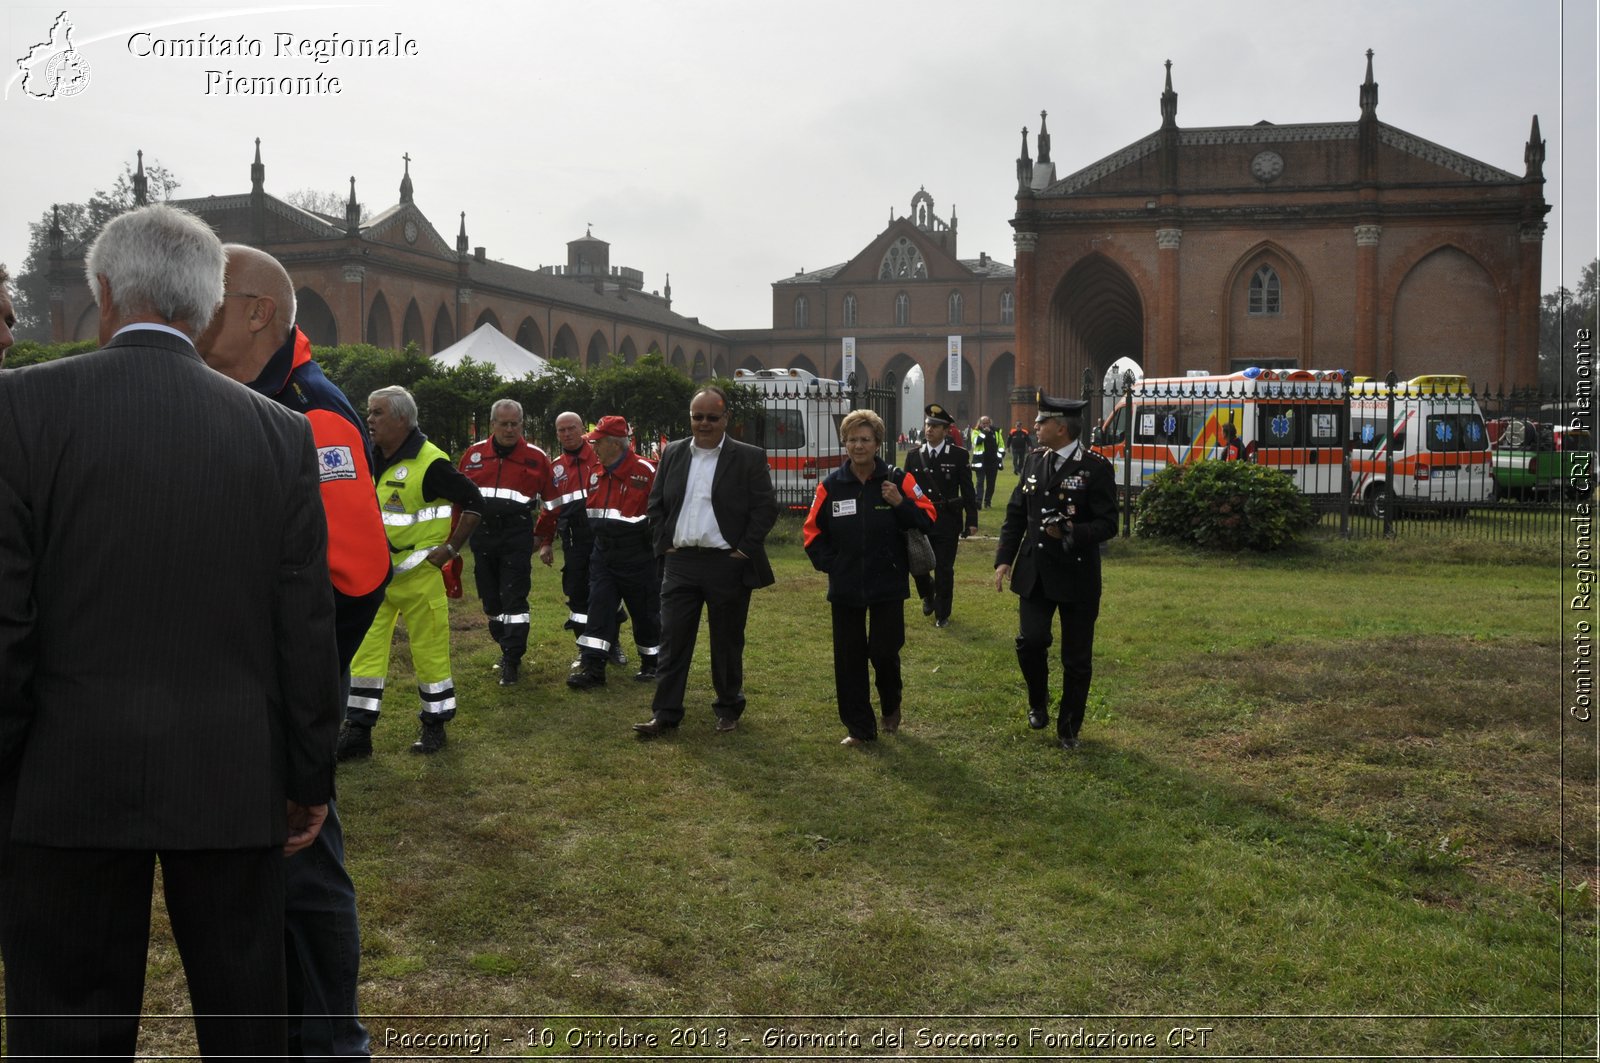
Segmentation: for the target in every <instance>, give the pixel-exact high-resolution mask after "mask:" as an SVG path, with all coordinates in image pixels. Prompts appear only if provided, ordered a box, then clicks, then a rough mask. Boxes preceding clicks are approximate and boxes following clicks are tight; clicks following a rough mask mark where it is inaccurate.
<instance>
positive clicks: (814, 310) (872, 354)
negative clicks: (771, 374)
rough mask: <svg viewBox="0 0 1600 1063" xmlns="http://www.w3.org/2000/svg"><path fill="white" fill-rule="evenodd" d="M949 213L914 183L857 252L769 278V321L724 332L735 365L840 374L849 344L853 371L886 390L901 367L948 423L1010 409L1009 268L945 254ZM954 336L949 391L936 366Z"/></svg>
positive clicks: (982, 258)
mask: <svg viewBox="0 0 1600 1063" xmlns="http://www.w3.org/2000/svg"><path fill="white" fill-rule="evenodd" d="M956 237H957V219H956V215H955V211H954V209H952V210H951V212H950V220H949V221H948V222H947V221H945V220H944V219H943V218H941V217H939V216H938V215H937V214H936V213H935V212H934V202H933V197H932V196H930V195H929V194H928V192H927V189H919V190H918V191H917V194H916V195H914V196H912V197H911V210H910V213H909V214H907V215H904V216H901V217H896V216H895V213H894V211H893V209H891V210H890V211H889V224H888V226H887V227H886V228H885V229H884V230H883V231H882V232H880V233H879V234H878V235H877V236H876V237H874V238H873V240H872V241H871V242H870V243H868V244H867V245H866V247H864V248H863V249H862V250H861V251H859V252H857V253H856V255H855V256H854V257H853V258H851V259H849V260H848V261H846V262H841V263H839V264H838V265H834V266H829V267H827V268H826V269H819V270H812V271H809V272H806V271H802V272H799V273H796V274H795V275H794V276H792V277H785V278H783V279H782V280H778V281H774V282H773V285H772V328H770V329H747V330H725V331H724V332H723V333H722V335H724V336H726V337H727V338H728V339H729V341H730V343H731V344H732V356H733V364H734V366H735V367H736V368H745V369H756V368H774V369H805V370H807V371H809V372H812V373H815V374H817V375H818V376H823V377H831V378H839V377H842V376H843V372H844V371H843V362H844V341H845V339H846V338H852V339H853V340H854V342H855V352H856V367H857V374H858V376H864V377H865V378H866V379H868V380H873V381H882V382H883V383H885V384H889V385H891V386H892V385H894V384H898V383H901V382H903V381H904V380H905V378H906V373H907V372H908V371H909V370H910V369H911V368H912V366H920V367H921V369H922V373H923V381H924V385H923V387H924V396H925V400H926V401H928V402H940V403H943V404H944V405H945V406H946V407H947V408H948V409H950V410H952V411H953V412H954V413H955V414H956V417H957V419H958V420H959V421H961V422H962V423H967V422H971V421H976V420H977V419H978V418H979V417H980V416H982V415H984V414H986V413H987V414H990V415H991V416H994V417H995V418H996V419H997V420H998V419H1000V418H1001V417H1003V416H1004V415H1005V414H1006V411H1007V410H1008V409H1009V408H1010V407H1009V402H1010V393H1011V389H1012V386H1013V385H1014V383H1015V381H1016V346H1015V343H1014V340H1013V338H1014V336H1015V331H1014V324H1013V322H1014V319H1015V310H1016V301H1015V290H1014V281H1015V272H1014V271H1013V269H1012V268H1011V266H1010V264H1008V263H1005V262H1000V261H997V260H995V259H992V258H990V257H989V256H988V254H987V253H980V254H979V255H978V257H977V258H969V259H964V258H960V257H959V256H958V255H957V253H956ZM952 336H958V337H960V341H961V380H960V384H961V388H960V390H959V391H956V390H952V388H951V387H950V384H951V380H950V374H949V372H948V368H949V361H948V359H949V353H950V337H952Z"/></svg>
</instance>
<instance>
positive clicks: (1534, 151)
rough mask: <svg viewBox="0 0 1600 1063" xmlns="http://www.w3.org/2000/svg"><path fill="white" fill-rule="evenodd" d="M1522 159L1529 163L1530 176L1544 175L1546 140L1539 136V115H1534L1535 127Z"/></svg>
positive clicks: (1528, 173) (1530, 132)
mask: <svg viewBox="0 0 1600 1063" xmlns="http://www.w3.org/2000/svg"><path fill="white" fill-rule="evenodd" d="M1522 160H1523V161H1524V162H1526V163H1527V164H1528V172H1527V174H1525V176H1526V177H1528V178H1530V179H1531V178H1539V177H1543V176H1544V141H1543V140H1542V139H1541V138H1540V136H1539V116H1538V115H1534V116H1533V129H1532V130H1530V131H1529V133H1528V146H1527V147H1526V148H1525V149H1524V150H1523V152H1522Z"/></svg>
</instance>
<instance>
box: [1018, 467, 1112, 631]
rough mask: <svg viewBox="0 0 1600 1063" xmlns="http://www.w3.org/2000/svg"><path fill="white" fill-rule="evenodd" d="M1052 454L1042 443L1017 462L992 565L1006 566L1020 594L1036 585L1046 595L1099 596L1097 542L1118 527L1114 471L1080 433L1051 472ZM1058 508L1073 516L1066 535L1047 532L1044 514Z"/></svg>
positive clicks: (1090, 598)
mask: <svg viewBox="0 0 1600 1063" xmlns="http://www.w3.org/2000/svg"><path fill="white" fill-rule="evenodd" d="M1055 454H1056V452H1055V451H1053V450H1047V449H1045V448H1043V447H1041V448H1039V449H1037V450H1034V451H1033V452H1031V453H1030V454H1029V455H1028V457H1027V460H1026V461H1024V462H1023V465H1022V473H1021V477H1020V479H1019V481H1018V483H1017V486H1016V488H1015V490H1013V491H1012V492H1011V501H1010V502H1008V503H1006V519H1005V523H1004V524H1003V525H1002V526H1001V528H1000V546H999V548H998V549H997V550H996V551H995V556H994V563H995V567H997V568H998V567H999V566H1001V565H1007V564H1009V565H1010V566H1011V589H1012V590H1013V591H1015V592H1016V593H1017V594H1019V595H1022V596H1024V597H1026V596H1028V595H1031V594H1033V593H1034V591H1035V589H1036V588H1037V589H1039V590H1041V591H1042V592H1043V593H1044V596H1045V597H1047V598H1049V599H1051V600H1052V601H1057V602H1088V601H1099V599H1100V548H1099V544H1100V543H1102V542H1104V541H1105V540H1107V539H1110V538H1112V537H1113V536H1115V535H1116V534H1117V488H1116V478H1115V476H1114V475H1113V474H1112V471H1111V463H1110V462H1108V461H1106V459H1105V458H1102V457H1101V456H1100V455H1098V454H1096V453H1094V452H1093V451H1091V450H1089V449H1088V448H1087V447H1084V446H1082V445H1081V441H1080V442H1079V444H1077V449H1076V451H1075V453H1074V456H1073V457H1072V458H1069V459H1068V460H1067V461H1065V462H1062V463H1060V466H1061V467H1060V468H1059V469H1057V470H1056V471H1055V472H1054V473H1051V472H1050V464H1051V458H1053V457H1054V456H1055ZM1056 513H1059V514H1061V515H1063V516H1065V517H1066V518H1067V519H1068V521H1070V522H1071V525H1072V537H1071V539H1070V540H1061V541H1057V540H1056V539H1053V538H1051V537H1050V535H1049V534H1048V533H1047V532H1045V530H1044V519H1045V518H1046V517H1047V516H1049V515H1051V514H1056Z"/></svg>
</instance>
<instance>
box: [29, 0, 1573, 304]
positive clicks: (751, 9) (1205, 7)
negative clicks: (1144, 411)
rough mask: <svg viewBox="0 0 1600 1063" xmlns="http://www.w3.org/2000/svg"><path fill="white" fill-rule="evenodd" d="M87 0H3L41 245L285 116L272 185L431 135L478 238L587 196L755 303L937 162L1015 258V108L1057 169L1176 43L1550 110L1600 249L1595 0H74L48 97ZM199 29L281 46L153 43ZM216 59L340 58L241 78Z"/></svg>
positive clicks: (1137, 105)
mask: <svg viewBox="0 0 1600 1063" xmlns="http://www.w3.org/2000/svg"><path fill="white" fill-rule="evenodd" d="M61 10H62V8H61V7H60V6H59V4H58V5H52V6H39V5H35V4H30V3H27V2H23V3H21V4H16V3H12V4H9V5H8V6H7V9H6V11H5V13H4V14H3V15H0V29H3V33H4V38H3V42H0V45H3V46H0V55H3V56H4V57H5V58H6V70H5V75H4V76H5V77H6V79H7V80H6V82H5V98H4V100H3V101H0V129H3V130H4V141H5V144H6V145H7V147H6V158H7V161H6V163H5V164H4V168H3V174H4V176H3V178H0V261H4V262H6V263H8V264H10V265H11V266H12V268H13V270H14V269H15V268H17V267H18V266H19V265H20V263H21V260H22V258H23V256H24V254H25V252H26V249H27V240H28V232H27V225H28V223H29V222H30V221H33V220H36V219H38V218H39V216H40V215H41V213H42V212H44V211H46V210H47V209H48V208H49V206H50V204H51V203H52V202H55V201H63V202H66V201H81V200H84V199H87V198H88V197H89V196H90V195H91V194H92V193H93V192H94V191H95V190H96V189H97V188H109V187H110V186H111V185H112V184H113V182H114V181H115V180H116V177H117V175H118V174H119V173H120V172H121V170H122V166H123V164H124V162H128V163H131V162H132V161H133V159H134V153H135V151H137V150H138V149H141V148H142V149H143V150H144V152H145V159H146V161H147V162H148V161H150V160H152V159H153V160H158V161H159V162H161V163H162V164H163V165H165V166H166V167H168V168H169V169H170V170H172V171H173V172H174V173H175V174H176V175H177V176H178V177H179V178H180V179H181V181H182V186H181V188H180V189H179V191H178V195H179V196H188V197H195V196H206V195H226V194H236V193H241V192H247V191H248V190H249V166H250V162H251V157H252V153H253V150H254V140H255V138H256V137H260V138H261V142H262V146H261V150H262V157H263V160H264V162H265V163H266V168H267V169H266V172H267V178H266V187H267V190H268V192H270V193H272V194H274V195H277V196H280V197H283V196H286V195H288V194H289V193H291V192H294V191H297V190H300V189H307V188H310V189H316V190H319V191H325V192H338V193H340V194H341V195H342V194H344V193H345V192H346V191H347V190H348V187H349V185H348V182H349V178H350V177H351V176H352V175H354V176H355V178H356V182H357V193H358V195H359V197H360V199H361V200H362V202H363V203H364V204H365V205H366V207H367V208H368V210H369V211H371V212H372V213H377V212H378V211H380V210H382V209H384V208H386V207H388V206H390V205H391V204H393V203H394V202H395V201H396V200H397V198H398V186H399V182H400V176H401V166H402V163H401V155H402V154H404V153H409V154H410V156H411V159H412V162H411V174H412V179H413V181H414V183H415V186H416V203H417V205H418V206H419V207H420V208H421V209H422V210H423V212H424V213H425V214H427V215H428V217H429V218H431V219H432V220H433V221H434V223H435V224H436V225H437V226H438V227H439V228H440V230H441V231H442V232H443V234H444V236H445V237H446V239H447V240H448V241H450V242H451V243H452V244H453V242H454V235H455V232H456V228H457V225H458V223H459V214H460V212H461V211H465V212H466V215H467V218H466V221H467V232H468V235H469V237H470V239H471V242H472V244H473V245H474V246H476V245H483V246H485V247H487V249H488V254H489V255H490V257H491V258H495V259H500V260H502V261H505V262H509V263H513V264H516V265H520V266H527V267H536V266H539V265H541V264H551V263H564V262H565V260H566V242H567V241H568V240H571V239H574V238H576V237H579V236H582V235H583V232H584V229H585V226H586V225H588V224H590V223H592V224H593V226H594V235H595V236H597V237H600V238H602V239H604V240H608V241H610V243H611V262H612V264H613V265H624V266H632V267H634V268H637V269H640V270H642V271H643V272H644V275H645V287H646V288H647V289H652V290H655V289H659V288H661V286H662V285H663V283H664V281H665V277H666V275H667V274H669V273H670V274H671V278H672V290H673V297H674V309H676V310H678V311H680V312H682V313H684V314H689V315H695V316H698V317H699V318H700V319H701V320H702V321H703V322H704V323H706V324H708V325H710V326H712V327H715V328H760V327H765V326H769V325H771V323H772V321H771V284H772V282H773V281H775V280H778V279H779V278H782V277H785V276H788V275H791V274H793V273H794V272H795V271H797V270H800V269H806V270H812V269H818V268H820V267H822V266H826V265H830V264H833V263H836V262H842V261H844V260H846V259H848V258H850V257H851V256H853V255H854V254H855V253H856V252H858V251H859V250H860V249H861V248H862V247H864V246H865V245H866V244H867V243H868V242H869V241H870V240H871V239H872V238H873V237H874V236H876V235H877V234H878V233H879V232H881V231H882V230H883V228H884V226H885V224H886V223H887V222H888V219H889V214H890V210H891V208H892V209H893V210H894V212H895V213H896V214H905V213H907V212H908V210H909V206H910V201H911V197H912V196H913V195H914V194H915V193H916V191H917V189H918V188H920V187H924V186H925V187H926V188H927V190H928V192H929V193H930V194H931V195H932V196H933V198H934V201H935V210H936V212H937V213H938V214H939V215H940V216H942V217H944V218H946V219H948V218H949V217H950V214H951V212H952V210H954V211H955V212H956V214H957V215H958V220H959V233H960V249H959V250H960V254H961V255H962V257H967V258H975V257H977V255H978V253H979V252H982V251H987V252H989V254H991V255H993V256H994V257H997V258H1001V259H1003V260H1007V261H1009V260H1010V259H1011V258H1012V257H1013V256H1012V244H1011V230H1010V227H1009V225H1008V224H1007V220H1008V218H1009V217H1010V216H1011V214H1012V211H1013V209H1014V200H1013V196H1014V192H1015V187H1016V185H1015V160H1016V157H1017V153H1018V148H1019V144H1020V139H1021V138H1020V131H1021V128H1022V127H1023V126H1024V125H1026V126H1027V127H1028V129H1029V133H1030V136H1029V142H1030V147H1034V146H1035V141H1034V136H1035V135H1036V134H1037V130H1038V124H1039V112H1040V110H1047V111H1049V116H1050V117H1049V122H1050V133H1051V138H1052V141H1053V145H1052V155H1053V156H1054V160H1055V163H1056V168H1057V172H1058V174H1060V175H1065V174H1068V173H1071V172H1072V171H1074V170H1076V169H1079V168H1081V167H1083V166H1086V165H1088V164H1090V163H1092V162H1094V161H1095V160H1097V159H1099V158H1101V157H1102V156H1104V155H1107V154H1109V153H1111V152H1113V151H1115V150H1117V149H1118V148H1120V147H1122V146H1124V145H1126V144H1128V143H1130V142H1132V141H1134V140H1137V139H1139V138H1140V137H1142V136H1144V135H1146V134H1148V133H1150V132H1151V131H1153V130H1154V129H1156V128H1157V127H1158V126H1159V125H1160V113H1159V108H1158V98H1159V96H1160V92H1161V87H1162V77H1163V68H1162V62H1163V61H1164V60H1166V59H1171V60H1172V62H1173V83H1174V87H1175V88H1176V90H1177V92H1178V96H1179V101H1178V124H1179V125H1180V126H1185V127H1196V126H1215V125H1246V124H1252V123H1255V122H1257V121H1261V120H1263V119H1264V120H1267V121H1272V122H1277V123H1300V122H1348V121H1354V120H1355V118H1356V117H1357V115H1358V112H1359V108H1358V103H1357V91H1358V86H1359V85H1360V83H1361V80H1362V77H1363V75H1364V72H1365V65H1366V59H1365V53H1366V50H1367V49H1368V48H1372V49H1373V50H1374V51H1375V52H1376V59H1375V63H1376V77H1377V80H1378V83H1379V86H1380V98H1379V106H1378V117H1379V118H1380V119H1381V120H1383V121H1385V122H1387V123H1389V124H1391V125H1395V126H1398V127H1399V128H1401V129H1404V130H1406V131H1408V132H1410V133H1413V134H1416V135H1418V136H1421V137H1424V138H1426V139H1428V140H1431V141H1434V142H1435V143H1438V144H1441V145H1444V146H1446V147H1448V148H1451V149H1454V150H1456V151H1459V152H1462V153H1464V154H1466V155H1469V156H1471V157H1473V158H1476V159H1478V160H1480V161H1483V162H1486V163H1489V164H1491V165H1493V166H1497V167H1500V168H1502V169H1505V170H1509V171H1511V172H1513V173H1516V174H1519V175H1520V174H1521V173H1522V172H1523V145H1524V142H1525V141H1526V139H1527V135H1528V129H1529V123H1530V120H1531V118H1532V116H1533V115H1534V114H1536V113H1537V114H1538V115H1539V120H1540V122H1541V124H1542V127H1543V132H1544V136H1545V138H1546V139H1547V141H1548V142H1549V158H1548V161H1547V162H1546V166H1545V173H1546V175H1547V176H1548V178H1549V183H1548V184H1547V185H1546V188H1545V196H1546V198H1547V199H1548V200H1549V201H1550V202H1551V203H1553V204H1554V207H1555V209H1554V210H1553V211H1552V213H1551V214H1550V216H1549V221H1550V231H1549V233H1548V235H1547V238H1546V243H1545V261H1544V278H1543V284H1542V287H1543V288H1544V290H1546V291H1549V290H1551V289H1553V288H1554V287H1555V286H1556V285H1557V284H1559V283H1565V284H1567V285H1568V286H1569V287H1571V286H1574V285H1575V283H1576V280H1577V278H1578V275H1579V271H1580V270H1581V267H1582V264H1583V263H1585V262H1587V261H1588V260H1589V259H1591V258H1592V257H1593V256H1594V255H1595V251H1596V211H1595V206H1596V198H1597V192H1596V172H1597V170H1596V163H1597V159H1596V136H1595V130H1596V111H1595V100H1596V77H1595V70H1596V26H1595V5H1594V3H1593V2H1592V0H1476V2H1473V0H1425V2H1424V0H1419V2H1407V0H1381V2H1373V0H1339V2H1331V3H1330V2H1321V0H1316V2H1306V0H1296V2H1295V3H1289V4H1272V5H1261V4H1244V3H1222V2H1203V0H1190V2H1177V0H1173V2H1157V0H1122V2H1120V3H1116V4H1112V3H1092V4H1091V3H1081V2H1077V0H1027V2H1021V0H997V2H994V3H987V4H978V3H971V2H968V0H915V2H902V0H888V2H886V0H848V2H842V0H813V2H812V3H810V4H806V5H792V4H769V3H762V2H758V0H739V2H731V0H672V2H670V3H665V2H659V0H657V2H649V3H644V2H635V0H609V2H607V3H603V4H580V3H572V2H570V0H568V2H562V3H551V2H547V0H531V2H519V3H498V2H489V0H455V2H452V3H438V2H428V3H421V2H415V3H413V2H402V3H381V4H337V5H329V4H298V5H260V6H250V5H245V4H230V3H211V4H208V3H204V2H200V3H188V4H184V5H171V6H161V5H149V6H145V5H138V4H118V5H115V6H111V5H106V4H101V5H97V6H81V7H80V6H71V7H68V8H67V11H68V12H69V15H70V17H71V19H72V21H73V23H74V26H75V30H74V37H73V43H74V45H75V46H76V48H77V49H78V51H79V53H80V54H81V56H82V58H83V59H84V60H85V61H86V62H87V64H88V69H89V80H88V83H87V84H86V85H85V86H84V88H83V89H82V91H80V92H78V93H77V94H76V95H73V96H70V97H61V96H58V97H57V98H55V99H48V100H44V99H35V98H31V97H29V96H28V95H26V94H25V93H24V92H23V91H22V89H21V87H20V80H19V77H18V76H17V75H16V71H15V60H16V59H17V58H19V57H22V56H24V55H26V54H28V52H29V49H30V46H32V45H34V44H36V43H38V42H40V41H43V40H45V39H46V38H47V37H48V35H49V31H50V27H51V24H52V23H53V21H54V20H55V18H56V16H57V14H59V12H60V11H61ZM141 33H144V34H148V35H149V36H147V37H135V35H136V34H141ZM278 34H287V35H291V36H292V38H293V41H294V42H296V43H298V42H299V41H301V40H312V41H316V40H318V39H327V38H331V37H334V36H335V35H336V36H337V37H338V38H339V39H341V40H344V39H348V38H373V37H383V38H386V39H389V40H393V39H394V37H395V35H396V34H398V35H399V36H400V38H401V39H403V40H411V41H414V42H415V54H414V55H409V56H403V57H400V58H343V57H336V58H332V59H331V60H329V61H328V62H326V63H317V62H314V61H312V60H311V59H308V58H297V57H295V56H293V55H285V56H278V55H275V54H274V52H275V49H276V47H277V45H278V43H279V41H280V40H281V39H282V38H280V37H278V36H277V35H278ZM202 35H211V36H212V37H214V38H217V39H228V40H230V41H232V40H236V39H237V38H239V37H240V36H241V35H243V36H244V37H246V38H247V39H250V40H258V41H259V42H260V43H261V47H262V54H261V55H260V56H259V57H255V56H228V55H212V56H209V57H193V58H189V57H181V56H177V57H174V56H161V55H154V54H145V55H141V54H135V53H137V52H150V51H154V50H155V48H153V46H152V45H151V43H150V42H152V41H157V40H159V41H163V42H165V41H170V40H172V39H174V38H180V39H184V40H187V41H189V42H194V41H195V40H196V39H197V38H201V37H202ZM130 38H131V39H132V40H131V43H130ZM208 70H217V71H223V72H227V71H231V72H232V74H233V75H234V76H236V77H237V76H245V77H274V78H276V77H283V76H315V75H317V74H322V75H324V77H325V78H328V77H336V78H338V80H339V86H340V90H341V91H340V92H339V93H338V94H331V93H325V94H320V95H304V96H296V97H284V96H276V97H258V96H248V95H239V94H224V93H223V91H222V86H221V85H218V84H217V83H216V79H215V78H210V77H208V75H207V73H206V71H208ZM208 87H209V88H210V92H209V94H208V91H207V90H208ZM1035 150H1036V147H1035Z"/></svg>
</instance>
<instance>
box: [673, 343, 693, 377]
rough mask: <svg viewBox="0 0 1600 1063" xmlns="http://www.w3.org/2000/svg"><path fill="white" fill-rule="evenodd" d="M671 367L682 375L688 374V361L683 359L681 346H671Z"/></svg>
mask: <svg viewBox="0 0 1600 1063" xmlns="http://www.w3.org/2000/svg"><path fill="white" fill-rule="evenodd" d="M672 368H674V369H676V370H677V371H678V372H680V373H682V374H683V375H684V376H688V375H689V363H688V362H687V361H685V360H684V357H683V348H682V347H674V348H672Z"/></svg>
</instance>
